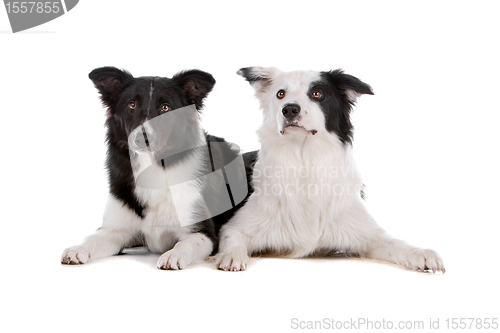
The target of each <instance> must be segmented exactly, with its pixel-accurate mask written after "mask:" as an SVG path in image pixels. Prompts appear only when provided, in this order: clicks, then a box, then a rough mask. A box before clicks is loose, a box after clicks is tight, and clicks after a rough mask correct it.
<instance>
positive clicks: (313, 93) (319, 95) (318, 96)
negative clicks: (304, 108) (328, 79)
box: [312, 90, 322, 98]
mask: <svg viewBox="0 0 500 333" xmlns="http://www.w3.org/2000/svg"><path fill="white" fill-rule="evenodd" d="M321 96H322V95H321V93H320V92H319V91H317V90H316V91H313V92H312V97H314V98H321Z"/></svg>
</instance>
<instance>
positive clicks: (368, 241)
mask: <svg viewBox="0 0 500 333" xmlns="http://www.w3.org/2000/svg"><path fill="white" fill-rule="evenodd" d="M338 222H339V224H340V225H337V227H336V228H335V231H334V234H335V233H336V234H337V235H335V236H334V239H335V242H334V243H335V245H334V246H335V247H337V246H339V245H340V246H341V247H342V248H344V249H347V250H351V251H355V252H357V253H359V254H360V256H361V257H366V258H372V259H376V260H383V261H388V262H392V263H396V264H400V265H403V266H406V267H407V268H409V269H412V270H420V271H424V270H426V269H429V270H432V271H433V272H435V271H442V272H443V273H444V272H445V268H444V265H443V261H442V260H441V258H440V257H439V255H438V254H437V253H436V252H435V251H433V250H429V249H420V248H417V247H414V246H411V245H409V244H408V243H406V242H404V241H402V240H399V239H395V238H392V237H390V236H389V235H388V234H387V233H386V232H385V231H384V230H383V229H382V228H380V227H379V226H378V225H377V224H376V223H375V221H374V220H373V218H372V217H371V216H370V214H369V213H368V212H367V211H366V208H365V206H364V204H363V203H356V204H354V207H353V208H352V209H350V210H348V211H347V212H346V213H345V214H343V215H342V217H341V218H340V219H339V221H338ZM337 248H338V247H337Z"/></svg>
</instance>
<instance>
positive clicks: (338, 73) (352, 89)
mask: <svg viewBox="0 0 500 333" xmlns="http://www.w3.org/2000/svg"><path fill="white" fill-rule="evenodd" d="M323 73H324V74H325V75H326V77H327V79H328V80H329V81H330V83H331V84H333V85H334V86H336V87H337V88H339V89H340V90H341V91H342V92H344V94H345V95H346V97H347V98H348V99H349V100H350V101H351V102H356V99H357V98H358V97H359V96H361V95H364V94H368V95H373V90H372V88H371V87H370V86H369V85H368V84H366V83H364V82H362V81H361V80H360V79H358V78H357V77H354V76H352V75H349V74H345V73H344V72H343V71H342V70H341V69H336V70H334V71H330V72H323Z"/></svg>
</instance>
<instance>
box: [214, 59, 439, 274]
mask: <svg viewBox="0 0 500 333" xmlns="http://www.w3.org/2000/svg"><path fill="white" fill-rule="evenodd" d="M238 74H239V75H241V76H243V77H244V78H245V79H246V80H247V81H248V82H249V83H250V84H251V86H252V87H253V88H254V89H255V95H256V97H257V99H258V100H259V102H260V107H261V109H262V111H263V114H264V120H263V124H262V126H261V127H260V129H259V130H258V135H259V138H260V141H261V150H260V151H259V154H258V159H257V162H256V164H255V167H254V170H253V178H252V180H253V186H254V193H253V194H252V195H251V196H250V198H249V199H248V202H247V203H246V205H245V206H244V207H243V208H242V209H240V210H239V211H238V212H237V213H236V214H235V216H234V217H233V218H232V219H231V220H230V221H229V222H228V223H227V224H225V225H224V226H223V227H222V229H221V234H220V246H219V253H218V255H217V259H216V261H217V266H218V268H219V269H221V270H225V271H240V270H244V269H245V268H246V265H247V263H248V260H249V255H251V254H252V253H259V252H268V251H269V252H275V253H279V254H283V255H287V256H289V257H293V258H299V257H305V256H308V255H311V254H315V253H321V252H324V251H325V252H331V251H341V252H350V253H356V254H359V256H361V257H365V258H372V259H378V260H383V261H388V262H392V263H396V264H401V265H404V266H406V267H407V268H409V269H412V270H421V271H424V270H432V271H433V272H435V271H442V272H443V273H444V272H445V269H444V266H443V261H442V260H441V258H440V257H439V255H438V254H437V253H436V252H435V251H433V250H428V249H420V248H416V247H413V246H411V245H409V244H407V243H405V242H403V241H401V240H398V239H394V238H392V237H390V236H389V235H388V234H387V233H386V232H385V231H384V230H383V229H382V228H381V227H380V226H379V225H378V224H377V223H376V222H375V220H374V219H373V217H372V216H371V215H370V214H369V213H368V211H367V209H366V207H365V205H364V202H363V198H362V197H363V191H362V183H361V177H360V175H359V173H358V170H357V169H356V166H355V163H354V160H353V154H352V145H351V141H352V135H353V126H352V124H351V121H350V112H351V109H352V106H353V105H354V102H355V100H356V98H357V97H358V96H360V95H362V94H373V92H372V89H371V88H370V86H369V85H367V84H365V83H363V82H362V81H360V80H359V79H357V78H355V77H353V76H351V75H348V74H345V73H344V72H343V71H341V70H334V71H330V72H314V71H294V72H281V71H280V70H278V69H276V68H261V67H251V68H242V69H241V70H240V71H239V72H238Z"/></svg>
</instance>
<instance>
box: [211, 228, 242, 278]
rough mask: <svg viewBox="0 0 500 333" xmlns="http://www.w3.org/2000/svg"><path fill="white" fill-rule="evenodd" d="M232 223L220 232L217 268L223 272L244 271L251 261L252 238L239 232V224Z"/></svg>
mask: <svg viewBox="0 0 500 333" xmlns="http://www.w3.org/2000/svg"><path fill="white" fill-rule="evenodd" d="M230 223H231V224H226V225H224V226H223V227H222V229H221V232H220V244H219V252H218V253H217V256H216V264H217V268H218V269H220V270H223V271H233V272H237V271H243V270H245V269H246V267H247V263H248V260H249V259H250V258H249V256H248V254H249V247H250V238H249V237H248V236H247V235H245V234H244V233H243V232H242V231H241V230H239V228H238V224H237V223H234V222H230Z"/></svg>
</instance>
